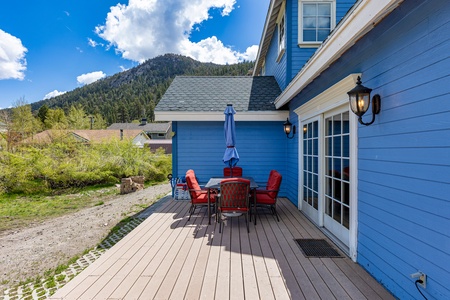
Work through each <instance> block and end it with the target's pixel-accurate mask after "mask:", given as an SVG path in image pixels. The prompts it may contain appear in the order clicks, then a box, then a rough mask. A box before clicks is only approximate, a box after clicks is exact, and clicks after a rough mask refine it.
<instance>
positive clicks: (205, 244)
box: [171, 220, 215, 299]
mask: <svg viewBox="0 0 450 300" xmlns="http://www.w3.org/2000/svg"><path fill="white" fill-rule="evenodd" d="M203 222H204V223H203V225H202V228H201V229H200V230H199V231H198V232H197V233H196V240H195V243H196V245H198V246H199V251H198V255H197V257H192V259H191V260H189V262H190V263H192V264H193V266H192V267H191V265H190V264H185V267H186V268H185V270H184V268H183V270H182V271H181V272H182V274H183V275H184V274H185V277H189V282H188V284H187V287H186V293H185V296H184V298H185V299H200V292H201V290H202V284H203V280H204V277H205V272H206V265H207V263H208V258H209V252H210V250H211V248H212V247H211V243H212V236H213V234H214V228H215V223H212V224H211V225H208V221H207V220H204V221H203ZM193 254H194V251H193ZM188 259H189V258H188ZM177 284H180V285H181V284H183V282H182V281H181V282H177ZM174 290H175V291H176V293H174V294H173V295H172V297H171V298H172V299H182V297H181V295H179V294H180V292H179V290H181V289H180V288H177V287H175V289H174Z"/></svg>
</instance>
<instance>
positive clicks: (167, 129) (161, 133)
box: [106, 119, 172, 139]
mask: <svg viewBox="0 0 450 300" xmlns="http://www.w3.org/2000/svg"><path fill="white" fill-rule="evenodd" d="M106 129H107V130H120V129H124V130H128V129H133V130H134V129H136V130H141V131H144V132H145V133H146V134H147V135H148V137H149V138H151V139H170V138H171V137H172V123H171V122H163V123H147V119H142V120H141V123H113V124H111V126H109V127H108V128H106Z"/></svg>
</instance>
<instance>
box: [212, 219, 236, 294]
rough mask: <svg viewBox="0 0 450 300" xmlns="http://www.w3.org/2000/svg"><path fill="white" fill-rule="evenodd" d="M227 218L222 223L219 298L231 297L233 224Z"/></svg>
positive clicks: (217, 287) (218, 281)
mask: <svg viewBox="0 0 450 300" xmlns="http://www.w3.org/2000/svg"><path fill="white" fill-rule="evenodd" d="M230 223H231V222H229V220H226V221H225V222H224V223H223V224H222V232H221V233H219V235H220V234H221V235H222V244H221V247H220V248H221V251H220V256H219V265H218V269H217V277H216V278H217V279H216V294H215V297H216V298H219V299H229V297H230V260H231V252H230V247H231V230H232V224H230Z"/></svg>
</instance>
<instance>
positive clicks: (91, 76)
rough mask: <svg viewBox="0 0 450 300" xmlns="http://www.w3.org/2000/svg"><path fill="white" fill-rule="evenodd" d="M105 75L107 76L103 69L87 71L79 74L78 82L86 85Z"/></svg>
mask: <svg viewBox="0 0 450 300" xmlns="http://www.w3.org/2000/svg"><path fill="white" fill-rule="evenodd" d="M104 77H106V74H105V73H103V72H102V71H96V72H91V73H86V74H82V75H80V76H78V77H77V82H78V84H82V85H85V84H90V83H93V82H95V81H97V80H99V79H101V78H104Z"/></svg>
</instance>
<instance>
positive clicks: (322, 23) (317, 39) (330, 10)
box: [298, 0, 336, 47]
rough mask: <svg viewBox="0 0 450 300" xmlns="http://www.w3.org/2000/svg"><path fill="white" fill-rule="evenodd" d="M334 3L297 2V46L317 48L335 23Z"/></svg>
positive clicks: (301, 0) (320, 1)
mask: <svg viewBox="0 0 450 300" xmlns="http://www.w3.org/2000/svg"><path fill="white" fill-rule="evenodd" d="M335 11H336V1H330V0H328V1H323V0H319V1H318V0H315V1H311V0H299V33H298V35H299V45H300V46H305V47H308V46H311V47H317V46H319V45H320V44H321V43H322V42H323V41H324V40H325V39H326V38H327V37H328V35H329V34H330V32H331V30H333V28H334V27H335V23H336V12H335Z"/></svg>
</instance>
